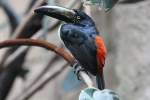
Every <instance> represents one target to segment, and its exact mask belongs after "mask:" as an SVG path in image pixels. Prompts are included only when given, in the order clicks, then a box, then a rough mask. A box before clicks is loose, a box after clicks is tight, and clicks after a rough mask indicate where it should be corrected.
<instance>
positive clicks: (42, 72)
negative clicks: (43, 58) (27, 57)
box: [24, 55, 60, 91]
mask: <svg viewBox="0 0 150 100" xmlns="http://www.w3.org/2000/svg"><path fill="white" fill-rule="evenodd" d="M51 58H52V59H51V60H50V61H49V62H48V64H47V65H46V67H45V68H44V69H43V70H42V71H41V72H40V74H39V75H37V77H36V78H35V79H34V80H33V82H32V83H31V84H30V85H29V86H28V87H27V88H25V90H24V91H28V90H29V89H30V88H32V86H34V85H35V84H36V83H38V81H39V80H40V79H41V78H42V77H43V76H44V75H45V73H47V72H48V71H49V70H50V69H51V68H52V65H53V64H54V63H56V62H58V59H59V58H60V57H59V56H58V55H54V56H53V57H51Z"/></svg>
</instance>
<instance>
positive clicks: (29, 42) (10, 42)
mask: <svg viewBox="0 0 150 100" xmlns="http://www.w3.org/2000/svg"><path fill="white" fill-rule="evenodd" d="M21 45H26V46H38V47H43V48H45V49H48V50H51V51H54V52H55V53H57V54H58V55H60V56H62V57H63V58H64V59H65V60H66V61H67V62H68V63H70V64H71V65H73V64H74V62H75V59H74V57H72V56H71V55H70V54H69V53H68V52H66V51H65V50H64V49H63V48H58V47H57V46H56V45H54V44H52V43H49V42H46V41H44V40H35V39H14V40H5V41H2V42H0V48H5V47H11V46H21Z"/></svg>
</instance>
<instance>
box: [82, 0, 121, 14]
mask: <svg viewBox="0 0 150 100" xmlns="http://www.w3.org/2000/svg"><path fill="white" fill-rule="evenodd" d="M82 1H83V2H84V3H85V4H91V5H97V6H100V8H102V9H104V10H105V11H106V12H107V11H109V10H111V9H112V7H113V6H114V5H115V4H116V3H117V1H118V0H82Z"/></svg>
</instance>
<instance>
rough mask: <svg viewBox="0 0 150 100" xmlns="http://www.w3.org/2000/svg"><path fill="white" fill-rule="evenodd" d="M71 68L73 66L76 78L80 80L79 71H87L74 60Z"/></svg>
mask: <svg viewBox="0 0 150 100" xmlns="http://www.w3.org/2000/svg"><path fill="white" fill-rule="evenodd" d="M73 68H74V73H75V74H76V75H77V79H78V80H81V77H80V71H84V72H86V73H88V72H87V71H86V70H85V69H84V68H82V66H81V65H80V64H79V63H78V62H76V63H75V64H74V65H73Z"/></svg>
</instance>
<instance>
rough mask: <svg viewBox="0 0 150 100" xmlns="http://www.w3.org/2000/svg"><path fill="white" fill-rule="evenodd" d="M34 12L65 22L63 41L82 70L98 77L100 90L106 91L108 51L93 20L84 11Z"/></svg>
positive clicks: (54, 8)
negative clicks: (105, 68)
mask: <svg viewBox="0 0 150 100" xmlns="http://www.w3.org/2000/svg"><path fill="white" fill-rule="evenodd" d="M34 11H35V12H36V13H38V14H44V15H48V16H50V17H53V18H56V19H59V20H62V21H64V22H65V23H64V24H62V25H61V27H60V32H59V35H60V38H61V40H62V41H63V43H64V45H65V46H66V48H67V49H68V50H69V51H70V52H71V53H72V55H73V56H74V57H75V58H76V60H77V61H78V62H79V63H80V64H81V66H82V68H83V69H84V70H85V71H87V72H88V73H90V74H92V75H93V76H96V82H97V85H98V88H99V89H100V90H103V89H105V82H104V76H103V68H104V65H105V58H106V54H107V50H106V47H105V43H104V41H103V38H102V37H101V36H100V33H99V32H98V30H97V28H96V25H95V22H94V21H93V19H92V18H91V17H89V16H88V15H87V14H86V13H85V12H83V11H80V10H75V9H73V10H71V9H67V8H64V7H58V6H41V7H39V8H36V9H35V10H34Z"/></svg>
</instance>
